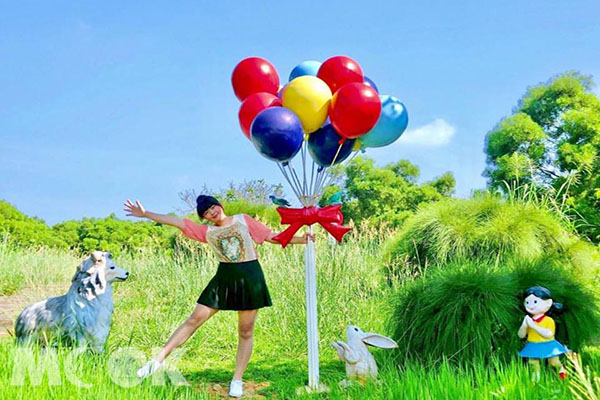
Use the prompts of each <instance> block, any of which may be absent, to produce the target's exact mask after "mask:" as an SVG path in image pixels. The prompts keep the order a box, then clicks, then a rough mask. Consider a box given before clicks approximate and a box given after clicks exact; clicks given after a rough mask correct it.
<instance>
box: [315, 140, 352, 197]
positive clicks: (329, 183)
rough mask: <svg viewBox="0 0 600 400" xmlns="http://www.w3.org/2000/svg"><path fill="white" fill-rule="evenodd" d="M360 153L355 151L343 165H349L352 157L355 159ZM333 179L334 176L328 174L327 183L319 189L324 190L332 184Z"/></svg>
mask: <svg viewBox="0 0 600 400" xmlns="http://www.w3.org/2000/svg"><path fill="white" fill-rule="evenodd" d="M359 152H360V150H356V151H355V152H354V154H352V155H351V156H350V158H349V159H348V160H347V161H346V162H345V164H349V163H350V161H352V160H353V159H354V157H356V155H357V154H358V153H359ZM334 179H335V176H334V175H333V174H329V180H328V181H327V183H326V184H324V185H322V186H321V188H320V189H323V188H326V187H327V186H329V185H331V183H332V182H333V180H334Z"/></svg>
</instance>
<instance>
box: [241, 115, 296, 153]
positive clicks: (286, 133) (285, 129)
mask: <svg viewBox="0 0 600 400" xmlns="http://www.w3.org/2000/svg"><path fill="white" fill-rule="evenodd" d="M250 134H251V135H252V143H254V147H256V150H258V152H259V153H260V154H261V155H263V156H264V157H266V158H268V159H269V160H271V161H279V162H285V161H289V160H291V159H292V158H294V156H295V155H296V154H297V153H298V151H300V148H301V147H302V141H303V140H304V133H303V131H302V123H301V122H300V120H299V119H298V117H297V116H296V114H294V113H293V112H292V111H290V110H288V109H287V108H283V107H270V108H267V109H265V110H262V111H261V112H260V113H258V115H257V116H256V117H255V118H254V121H252V125H251V126H250Z"/></svg>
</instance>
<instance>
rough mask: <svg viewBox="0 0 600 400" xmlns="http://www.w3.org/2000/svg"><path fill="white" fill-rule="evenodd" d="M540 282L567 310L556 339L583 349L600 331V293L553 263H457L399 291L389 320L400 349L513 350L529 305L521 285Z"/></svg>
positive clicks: (433, 356) (419, 352)
mask: <svg viewBox="0 0 600 400" xmlns="http://www.w3.org/2000/svg"><path fill="white" fill-rule="evenodd" d="M534 285H543V286H546V287H547V288H548V289H550V291H551V292H552V295H553V298H554V299H555V300H556V301H558V302H561V303H563V304H564V306H565V311H564V313H562V314H559V315H558V316H557V317H555V320H556V322H557V334H556V336H557V339H558V340H559V341H560V340H562V343H563V344H565V345H567V346H569V347H570V348H573V349H575V350H578V349H580V348H581V346H583V345H585V344H586V343H589V342H590V341H591V340H592V339H593V338H594V335H598V332H599V330H600V305H599V301H598V298H597V297H596V296H595V295H594V293H593V292H592V291H591V290H590V289H589V288H588V287H587V286H586V284H585V283H583V282H581V281H579V280H578V278H577V277H576V276H575V275H574V274H572V273H570V272H568V271H566V270H565V269H564V268H561V267H559V266H557V265H555V264H554V263H552V262H547V261H543V260H540V261H536V262H522V261H511V262H509V263H508V264H507V265H503V266H494V265H493V264H491V263H488V264H485V263H482V262H473V261H467V262H462V263H461V262H458V263H454V264H452V265H448V266H446V268H443V269H438V270H436V271H434V272H432V273H431V274H428V275H423V276H421V277H420V278H419V279H417V280H415V281H413V282H412V283H409V284H407V285H406V287H404V288H402V289H400V290H399V293H398V297H397V302H396V304H395V310H394V313H393V315H392V317H391V319H390V321H389V323H390V331H391V332H393V338H394V339H395V340H396V341H397V342H398V344H399V347H400V348H399V354H400V355H401V356H403V357H405V358H406V357H408V358H413V357H416V358H420V359H424V360H429V361H438V360H441V359H444V358H447V359H452V360H455V361H457V362H471V361H476V360H487V359H489V357H491V356H492V355H495V356H498V357H499V358H501V359H508V358H511V357H514V356H516V354H517V350H518V349H519V348H520V347H521V346H522V345H523V343H521V342H520V341H519V339H518V337H517V330H518V329H519V326H520V324H521V321H522V319H523V317H524V316H525V311H524V310H523V308H522V293H523V290H525V289H526V288H528V287H530V286H534Z"/></svg>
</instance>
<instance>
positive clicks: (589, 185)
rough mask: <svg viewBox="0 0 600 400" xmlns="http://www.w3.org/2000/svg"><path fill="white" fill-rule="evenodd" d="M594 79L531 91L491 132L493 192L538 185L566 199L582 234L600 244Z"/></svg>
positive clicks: (561, 79)
mask: <svg viewBox="0 0 600 400" xmlns="http://www.w3.org/2000/svg"><path fill="white" fill-rule="evenodd" d="M592 87H593V82H592V79H591V77H589V76H584V75H581V74H580V73H578V72H568V73H565V74H561V75H558V76H556V77H554V78H552V79H551V80H550V81H548V82H547V83H545V84H541V85H538V86H534V87H532V88H530V89H529V90H528V91H527V92H526V93H525V95H524V96H523V98H522V99H521V101H520V102H519V104H518V106H517V108H516V109H515V111H514V113H513V115H511V116H510V117H508V118H506V119H504V120H503V121H501V122H500V123H499V124H498V125H497V126H496V127H495V128H494V129H493V130H492V131H491V132H489V133H488V135H487V137H486V143H485V152H486V154H487V167H486V169H485V171H484V176H486V177H487V178H488V184H489V186H490V188H493V189H501V190H506V189H507V188H510V187H512V188H514V187H517V186H519V185H522V184H529V183H533V184H535V185H536V186H538V187H539V188H540V189H541V190H554V191H555V192H559V193H561V195H564V204H565V205H566V206H567V207H568V208H569V209H568V210H567V212H568V213H569V214H570V215H571V216H576V217H577V218H579V217H582V219H583V220H584V223H580V224H578V230H579V232H580V233H581V234H583V235H585V236H587V237H588V238H590V239H591V240H593V241H595V242H598V241H600V157H599V155H600V99H598V97H597V96H596V95H594V94H593V93H592V92H591V88H592Z"/></svg>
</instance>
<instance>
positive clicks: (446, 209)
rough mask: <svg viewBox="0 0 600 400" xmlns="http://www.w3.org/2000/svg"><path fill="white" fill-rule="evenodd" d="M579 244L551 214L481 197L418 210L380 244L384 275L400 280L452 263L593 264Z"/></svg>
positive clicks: (588, 252) (529, 205)
mask: <svg viewBox="0 0 600 400" xmlns="http://www.w3.org/2000/svg"><path fill="white" fill-rule="evenodd" d="M578 243H582V242H581V241H580V240H579V239H578V238H577V237H576V236H575V235H573V234H571V233H570V232H569V230H567V229H566V228H564V227H563V225H562V224H561V222H560V220H559V219H558V218H557V217H556V216H555V215H554V214H552V213H551V212H550V211H548V210H546V209H544V208H539V207H537V206H536V205H535V204H533V203H524V202H517V201H506V200H504V199H502V198H501V197H498V196H494V195H490V194H482V195H478V196H475V197H473V198H471V199H467V200H464V199H447V200H442V201H439V202H436V203H430V204H426V205H424V206H423V207H421V208H420V209H419V210H418V211H417V212H416V213H415V214H414V215H413V216H411V217H410V218H408V219H407V221H406V223H405V225H404V227H403V228H402V229H401V230H400V231H399V232H398V233H397V234H396V235H395V236H394V237H392V238H391V239H390V241H389V242H388V243H387V244H386V245H385V247H384V250H383V261H384V265H386V267H387V268H388V272H390V273H394V274H400V275H401V274H402V273H411V272H413V271H415V270H421V269H423V267H424V266H429V267H431V266H433V267H436V266H444V265H445V264H447V263H450V262H453V261H456V260H473V261H482V262H485V263H489V262H494V263H501V262H504V261H506V260H509V259H512V258H515V259H521V260H527V261H533V260H536V259H539V258H542V257H554V258H557V259H561V260H564V261H565V263H568V262H570V257H571V256H572V255H573V254H576V257H575V258H576V259H577V260H583V259H586V258H588V259H590V258H594V257H596V259H597V256H595V255H592V253H593V254H597V250H596V249H595V248H593V246H587V247H586V246H585V245H580V246H575V245H577V244H578ZM574 246H575V247H574ZM572 253H573V254H572ZM596 263H597V262H596Z"/></svg>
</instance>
